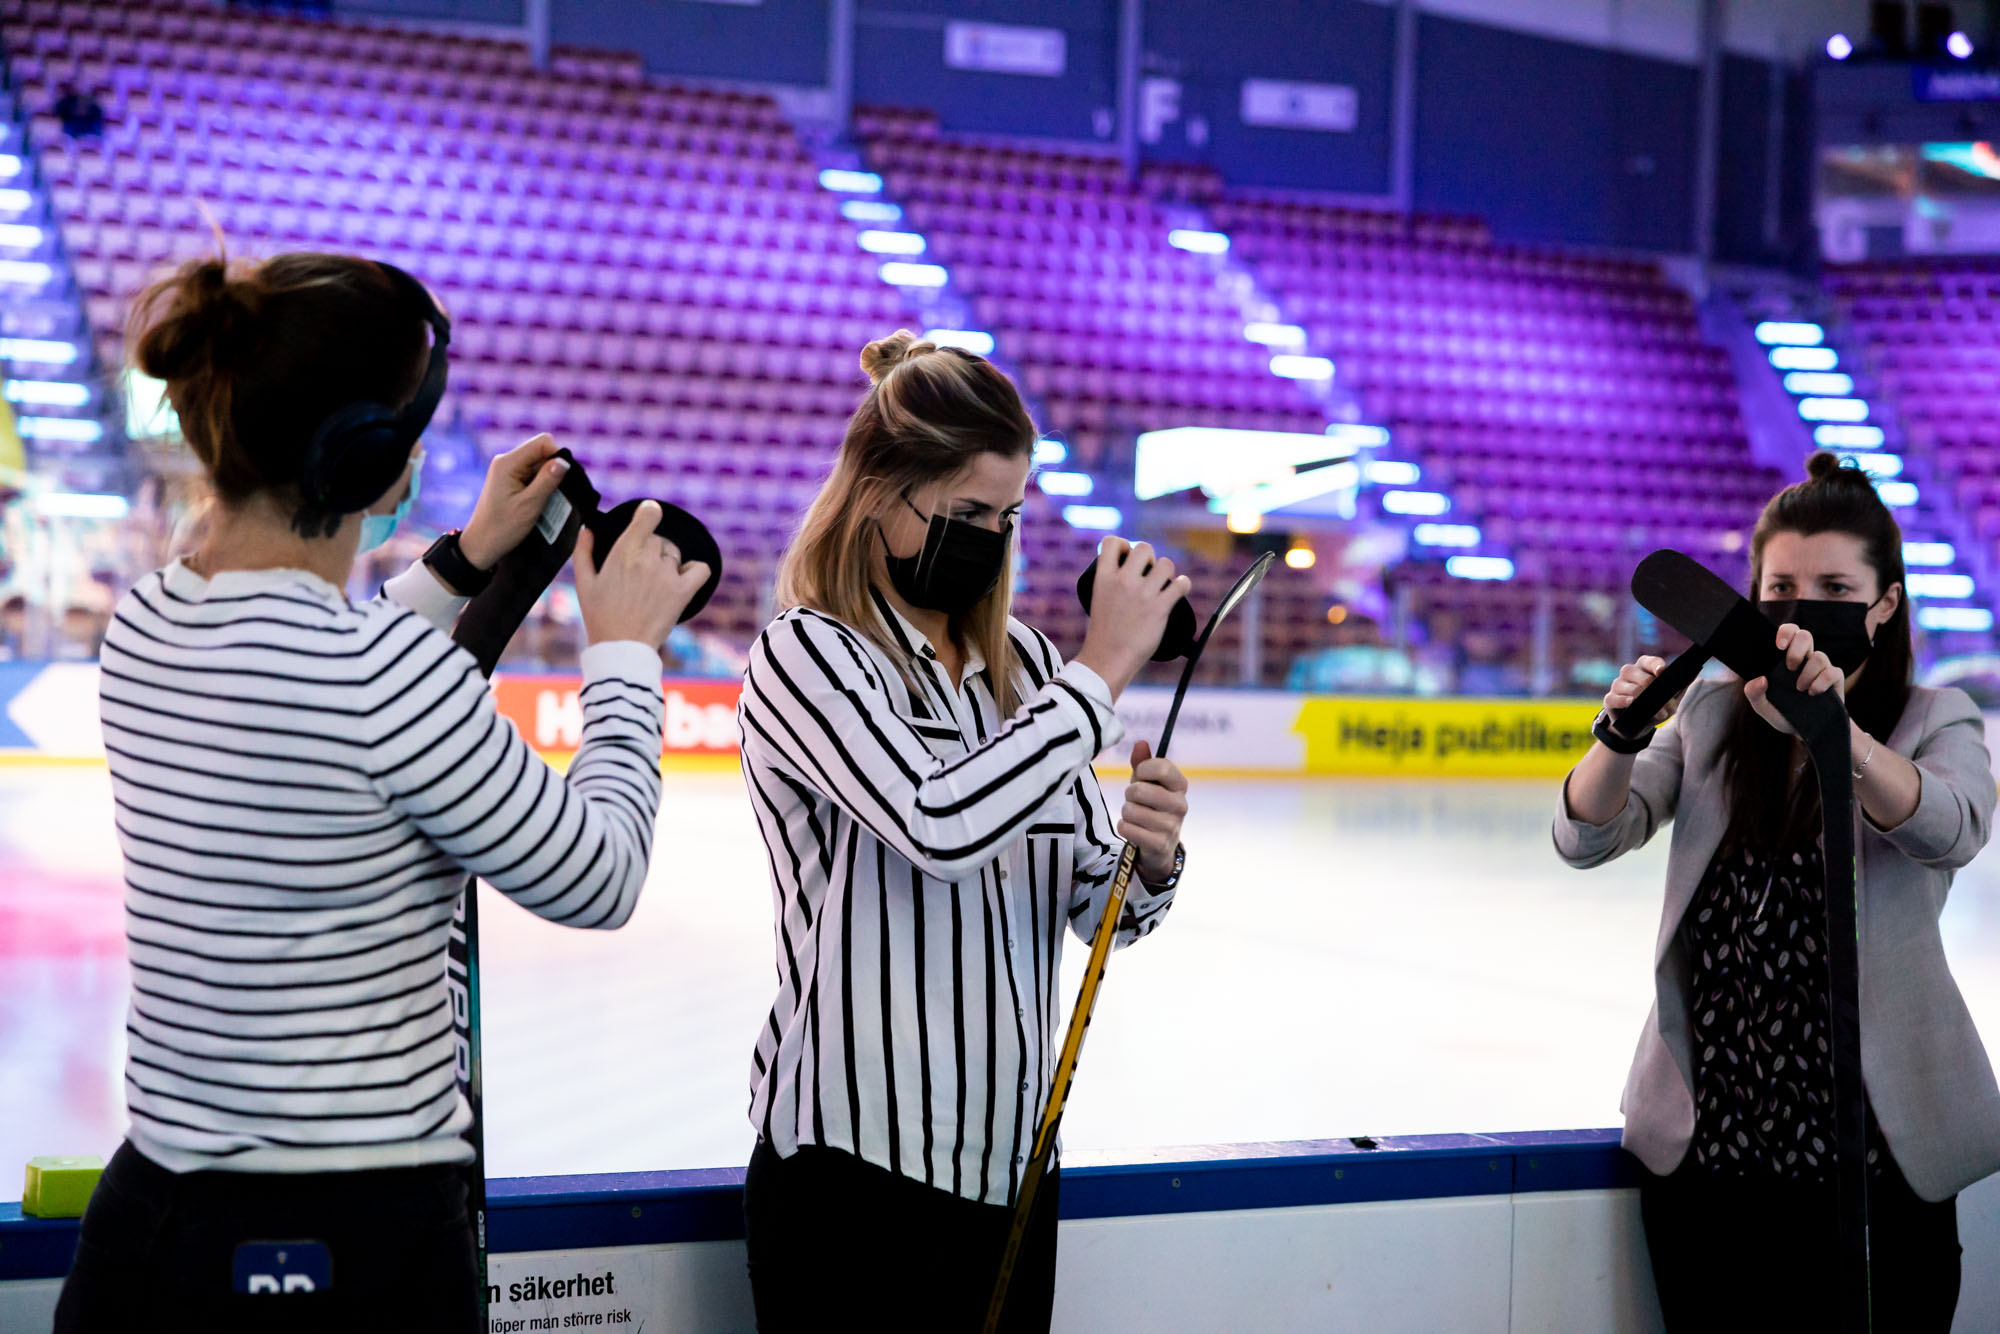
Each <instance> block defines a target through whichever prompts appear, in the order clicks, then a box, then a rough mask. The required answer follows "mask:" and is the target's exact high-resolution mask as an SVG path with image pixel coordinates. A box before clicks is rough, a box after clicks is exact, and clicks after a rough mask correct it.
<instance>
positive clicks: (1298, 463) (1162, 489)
mask: <svg viewBox="0 0 2000 1334" xmlns="http://www.w3.org/2000/svg"><path fill="white" fill-rule="evenodd" d="M1361 432H1375V433H1378V434H1380V433H1382V428H1381V427H1379V426H1376V427H1362V428H1356V433H1351V434H1342V435H1335V434H1333V432H1332V431H1331V430H1330V429H1329V430H1328V432H1327V433H1326V434H1324V435H1313V434H1310V433H1308V432H1305V431H1251V430H1243V429H1239V428H1235V427H1226V426H1175V427H1171V428H1169V429H1167V430H1164V431H1147V432H1145V433H1144V434H1142V435H1141V436H1140V437H1139V440H1138V443H1137V445H1136V447H1135V449H1134V451H1133V466H1132V482H1133V487H1134V489H1135V490H1136V491H1137V493H1138V497H1139V499H1141V500H1153V499H1156V498H1158V497H1160V496H1168V495H1172V494H1173V493H1174V492H1176V491H1185V490H1187V489H1188V488H1189V487H1192V486H1198V487H1200V488H1201V489H1202V490H1203V491H1205V492H1207V493H1208V494H1209V495H1211V496H1231V495H1235V494H1237V493H1239V492H1242V491H1245V490H1248V489H1249V488H1251V487H1254V486H1261V485H1264V484H1266V483H1271V482H1280V481H1289V480H1290V479H1291V478H1293V477H1294V476H1295V475H1296V474H1297V473H1298V471H1299V470H1300V469H1301V468H1311V467H1315V466H1317V465H1321V464H1325V463H1328V462H1331V461H1333V460H1337V459H1345V458H1349V457H1351V456H1352V455H1353V453H1354V451H1355V450H1356V449H1357V448H1359V447H1360V444H1359V442H1360V441H1361V440H1363V439H1369V440H1372V437H1371V436H1367V435H1364V434H1360V433H1361ZM1354 472H1355V476H1354V478H1353V481H1359V480H1360V470H1359V469H1358V468H1357V469H1355V470H1354ZM1348 484H1349V485H1352V482H1350V483H1348ZM1219 512H1223V513H1226V512H1227V510H1226V509H1225V510H1223V511H1219Z"/></svg>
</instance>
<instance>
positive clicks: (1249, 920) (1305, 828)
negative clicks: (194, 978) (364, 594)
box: [0, 767, 2000, 1195]
mask: <svg viewBox="0 0 2000 1334" xmlns="http://www.w3.org/2000/svg"><path fill="white" fill-rule="evenodd" d="M1107 788H1108V789H1109V791H1108V792H1107V795H1108V796H1109V797H1110V798H1111V799H1112V800H1113V801H1114V802H1115V801H1116V800H1117V792H1116V784H1115V783H1107ZM1554 800H1555V788H1554V785H1553V784H1552V783H1539V782H1538V783H1517V782H1506V783H1502V782H1491V781H1479V780H1468V781H1464V782H1451V783H1438V782H1417V781H1399V780H1387V781H1383V780H1330V779H1320V780H1306V781H1282V782H1280V781H1263V780H1243V779H1203V778H1200V777H1197V778H1196V780H1195V784H1194V791H1193V794H1192V797H1191V801H1192V806H1193V811H1192V814H1191V815H1190V816H1189V818H1188V823H1187V836H1186V837H1187V846H1188V866H1187V872H1186V878H1185V880H1184V881H1183V886H1182V889H1181V892H1180V896H1179V898H1178V900H1177V902H1176V904H1175V906H1174V909H1173V911H1172V913H1171V915H1170V916H1169V918H1168V919H1167V921H1166V923H1165V924H1164V925H1163V926H1162V927H1161V929H1160V930H1159V931H1158V932H1157V933H1156V934H1154V935H1153V936H1151V937H1149V938H1148V939H1147V940H1145V941H1142V942H1140V943H1139V944H1138V945H1137V946H1135V947H1134V948H1132V949H1130V950H1127V951H1124V952H1122V953H1120V954H1119V955H1118V956H1117V957H1116V958H1115V959H1114V961H1113V964H1112V969H1111V973H1110V976H1109V978H1108V979H1107V981H1106V984H1105V988H1104V994H1103V998H1102V1001H1101V1003H1100V1005H1099V1009H1098V1014H1097V1017H1096V1020H1095V1022H1094V1023H1093V1024H1092V1026H1091V1034H1090V1041H1089V1043H1088V1045H1087V1046H1086V1047H1085V1049H1084V1057H1083V1064H1082V1067H1081V1070H1080V1073H1079V1075H1078V1079H1077V1087H1076V1094H1075V1096H1074V1098H1073V1099H1072V1101H1071V1104H1070V1110H1069V1115H1068V1118H1067V1120H1066V1122H1065V1131H1064V1138H1065V1143H1066V1145H1067V1146H1068V1147H1069V1149H1071V1150H1072V1151H1076V1150H1091V1151H1094V1152H1095V1151H1114V1152H1115V1151H1118V1150H1130V1149H1145V1148H1157V1147H1162V1146H1169V1145H1180V1144H1206V1143H1221V1142H1243V1141H1257V1140H1284V1139H1316V1138H1326V1137H1331V1136H1339V1135H1362V1134H1371V1135H1383V1134H1416V1133H1424V1132H1443V1131H1497V1130H1530V1129H1543V1130H1553V1129H1572V1128H1580V1127H1592V1126H1611V1125H1616V1124H1618V1122H1619V1116H1618V1095H1619V1090H1620V1088H1621V1087H1622V1085H1623V1082H1624V1077H1625V1069H1626V1065H1627V1063H1628V1061H1629V1060H1630V1059H1631V1054H1632V1049H1633V1044H1634V1042H1635V1041H1636V1039H1637V1037H1638V1033H1639V1027H1640V1024H1641V1022H1642V1021H1643V1020H1644V1018H1645V1015H1646V1010H1647V1007H1648V1005H1649V1004H1650V1002H1651V996H1652V956H1651V950H1652V942H1653V938H1654V935H1655V932H1656V930H1657V927H1658V918H1659V910H1660V897H1661V878H1662V874H1663V867H1664V864H1665V854H1666V849H1665V843H1664V839H1663V840H1661V841H1659V842H1657V843H1655V844H1654V845H1653V846H1652V847H1649V848H1647V849H1645V850H1644V851H1643V852H1641V853H1639V854H1637V855H1635V856H1632V857H1628V858H1626V859H1625V860H1623V861H1621V862H1617V863H1614V864H1613V865H1611V866H1609V867H1605V868H1602V869H1600V870H1597V871H1591V872H1576V871H1571V870H1568V869H1567V868H1565V867H1563V866H1562V865H1561V864H1560V863H1559V862H1557V861H1556V859H1555V855H1554V852H1553V851H1552V849H1551V848H1550V845H1549V834H1548V826H1549V816H1550V814H1551V811H1552V809H1553V804H1554ZM120 892H121V886H120V881H119V858H118V850H117V845H116V843H115V842H114V840H113V833H112V824H111V794H110V784H109V780H108V778H107V776H106V774H105V771H104V770H103V769H102V768H101V767H77V768H46V767H15V768H4V769H0V1171H17V1170H19V1164H21V1163H22V1162H24V1161H25V1160H26V1159H27V1158H29V1157H31V1156H33V1155H36V1154H48V1153H89V1152H95V1153H104V1154H109V1153H110V1151H111V1150H112V1149H113V1148H114V1147H115V1146H116V1144H117V1142H118V1139H119V1137H120V1135H121V1134H122V1133H123V1128H124V1103H123V1095H122V1091H121V1083H122V1078H123V1074H122V1068H121V1065H122V1060H123V1055H124V1042H123V1028H124V1005H125V984H126V971H125V960H124V940H123V922H122V917H121V900H120ZM485 893H486V894H487V898H486V900H485V901H484V902H482V904H481V915H482V919H483V922H484V938H483V942H482V944H483V959H484V968H485V1026H484V1035H485V1044H486V1079H487V1092H486V1107H487V1113H488V1129H487V1148H488V1153H489V1169H488V1170H489V1172H490V1173H491V1174H492V1175H494V1176H526V1175H540V1174H550V1173H566V1172H605V1171H634V1170H646V1169H658V1168H674V1167H713V1166H719V1165H729V1164H741V1163H743V1162H744V1161H745V1160H746V1159H747V1157H748V1155H749V1150H750V1144H751V1132H750V1128H749V1125H748V1122H747V1121H746V1119H745V1107H746V1105H747V1102H748V1079H749V1071H750V1051H751V1046H752V1043H753V1042H754V1040H755V1035H756V1032H757V1028H758V1025H759V1024H760V1023H761V1022H762V1019H763V1017H764V1013H765V1010H766V1008H767V1007H768V1006H769V1004H770V1002H771V998H772V996H773V994H774V990H775V985H776V982H775V976H774V973H773V963H772V960H773V950H772V943H771V925H770V923H771V899H770V886H769V882H768V880H767V878H766V874H765V863H764V856H763V852H762V849H761V847H760V846H759V845H758V841H757V835H756V830H755V826H754V824H753V823H752V820H751V815H750V808H749V806H748V805H747V804H746V803H745V801H744V798H743V793H742V784H741V780H740V779H739V778H738V777H737V776H736V775H735V774H734V773H733V772H717V773H670V774H669V775H668V776H667V779H666V800H665V805H664V807H663V810H662V814H661V817H660V825H659V834H658V840H657V842H656V844H655V853H654V865H653V872H652V876H651V880H650V882H649V884H648V886H647V889H646V892H645V895H644V897H643V899H642V900H641V902H640V906H639V910H638V912H637V914H636V915H635V916H634V918H633V919H632V921H631V923H630V924H629V925H628V926H626V927H625V928H624V929H623V930H621V931H617V932H610V933H601V932H580V931H568V930H564V929H562V928H559V927H555V926H551V925H549V924H548V923H545V922H542V921H540V920H538V919H536V918H534V917H532V916H530V915H529V914H528V913H526V912H524V911H522V910H521V909H518V908H516V907H514V906H513V905H512V904H510V903H508V902H506V901H505V900H504V899H503V898H501V897H500V896H499V895H497V894H493V893H492V892H491V891H485ZM1944 933H1945V944H1946V948H1947V950H1948V952H1949V954H1950V958H1951V962H1952V966H1953V969H1954V971H1955V972H1956V974H1957V977H1958V980H1959V985H1960V986H1961V988H1962V989H1963V990H1964V992H1965V995H1966V999H1967V1001H1968V1002H1969V1004H1970V1005H1971V1008H1972V1013H1973V1016H1974V1018H1975V1019H1976V1020H1977V1021H1978V1023H1979V1026H1980V1029H1981V1031H1982V1032H1983V1033H1984V1034H1985V1035H1986V1038H1987V1045H1988V1049H1989V1050H1995V1044H1996V1042H2000V852H1993V851H1989V852H1988V853H1987V854H1986V855H1985V856H1984V857H1982V858H1981V859H1980V860H1979V861H1977V862H1975V863H1974V864H1973V865H1972V866H1971V867H1970V868H1968V869H1967V870H1966V871H1965V872H1962V873H1961V874H1960V876H1959V879H1958V884H1957V886H1956V888H1955V889H1954V891H1953V894H1952V899H1951V904H1950V907H1949V908H1948V910H1947V911H1946V913H1945V918H1944ZM1085 953H1086V950H1085V948H1084V946H1083V944H1082V943H1081V942H1078V941H1076V940H1075V939H1074V938H1072V939H1071V941H1070V942H1069V945H1068V949H1067V954H1066V960H1065V962H1066V967H1065V969H1064V974H1065V979H1066V980H1065V982H1064V994H1065V996H1066V997H1071V998H1073V997H1074V995H1075V988H1076V980H1077V978H1078V976H1079V974H1080V972H1081V967H1082V963H1083V959H1084V955H1085ZM1067 1003H1068V1001H1067V1000H1066V1001H1065V1005H1067ZM6 1193H7V1192H6V1189H5V1188H4V1187H0V1195H5V1194H6Z"/></svg>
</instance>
